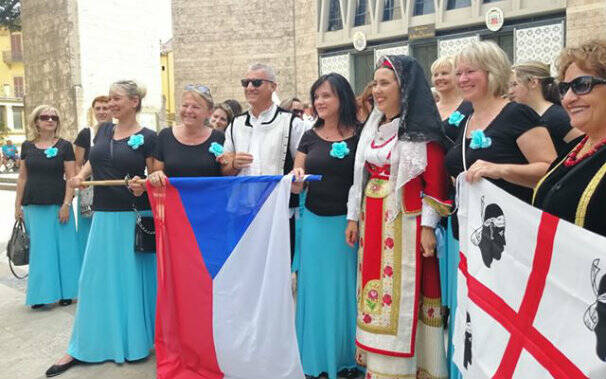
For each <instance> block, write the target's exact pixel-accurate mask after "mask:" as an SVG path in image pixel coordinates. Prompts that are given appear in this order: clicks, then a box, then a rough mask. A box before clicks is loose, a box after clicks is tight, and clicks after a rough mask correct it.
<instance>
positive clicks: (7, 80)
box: [0, 29, 24, 97]
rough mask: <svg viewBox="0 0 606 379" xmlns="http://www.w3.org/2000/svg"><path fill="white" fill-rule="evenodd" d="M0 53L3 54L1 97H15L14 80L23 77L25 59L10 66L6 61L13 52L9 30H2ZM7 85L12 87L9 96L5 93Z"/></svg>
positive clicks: (0, 69) (0, 31) (0, 70)
mask: <svg viewBox="0 0 606 379" xmlns="http://www.w3.org/2000/svg"><path fill="white" fill-rule="evenodd" d="M19 34H20V33H19ZM22 44H23V43H22ZM22 46H23V45H22ZM0 52H1V53H2V59H0V97H15V90H14V81H13V78H14V77H16V76H20V77H23V74H24V71H23V59H21V60H20V61H17V62H11V63H10V64H8V63H7V62H6V61H5V57H6V58H8V57H7V55H8V56H10V52H11V35H10V32H9V31H8V30H7V29H0ZM8 59H12V58H8ZM7 84H8V85H9V86H10V91H9V94H8V96H6V95H7V94H6V93H5V92H4V88H5V87H4V86H6V85H7Z"/></svg>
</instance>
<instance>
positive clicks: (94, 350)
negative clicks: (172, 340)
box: [67, 211, 156, 363]
mask: <svg viewBox="0 0 606 379" xmlns="http://www.w3.org/2000/svg"><path fill="white" fill-rule="evenodd" d="M141 215H142V216H151V212H150V211H144V212H141ZM135 219H136V215H135V213H134V212H102V211H101V212H100V211H97V212H95V214H94V215H93V222H92V226H91V234H90V236H89V242H88V245H87V248H86V253H85V254H84V262H83V263H82V275H81V276H80V295H79V299H80V300H79V303H78V309H77V311H76V319H75V322H74V328H73V333H72V337H71V341H70V344H69V348H68V350H67V353H68V354H69V355H70V356H72V357H74V358H76V359H78V360H80V361H84V362H102V361H106V360H112V361H114V362H118V363H122V362H124V361H125V360H128V361H134V360H138V359H142V358H145V357H147V356H148V355H149V350H150V348H151V347H152V346H153V343H154V315H155V304H156V255H155V254H153V252H152V253H139V252H134V250H133V246H134V245H135V240H134V230H135ZM100 315H102V317H100ZM124 339H127V341H128V343H124Z"/></svg>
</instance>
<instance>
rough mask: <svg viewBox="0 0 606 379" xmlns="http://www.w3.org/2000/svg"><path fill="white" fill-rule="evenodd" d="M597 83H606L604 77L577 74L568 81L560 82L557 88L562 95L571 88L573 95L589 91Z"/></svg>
mask: <svg viewBox="0 0 606 379" xmlns="http://www.w3.org/2000/svg"><path fill="white" fill-rule="evenodd" d="M598 84H606V79H601V78H596V77H593V76H589V75H587V76H579V77H578V78H576V79H574V80H572V81H570V82H560V83H559V84H558V89H559V90H560V96H561V97H564V95H566V93H567V92H568V89H571V90H572V92H573V93H574V94H575V95H585V94H588V93H589V92H591V90H592V89H593V87H594V86H596V85H598Z"/></svg>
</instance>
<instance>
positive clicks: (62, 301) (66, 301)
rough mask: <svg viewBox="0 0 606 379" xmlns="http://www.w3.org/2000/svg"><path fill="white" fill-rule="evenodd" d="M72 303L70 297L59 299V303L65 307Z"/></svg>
mask: <svg viewBox="0 0 606 379" xmlns="http://www.w3.org/2000/svg"><path fill="white" fill-rule="evenodd" d="M71 304H72V299H61V300H59V305H60V306H62V307H66V306H68V305H71Z"/></svg>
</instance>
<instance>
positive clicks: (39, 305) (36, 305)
mask: <svg viewBox="0 0 606 379" xmlns="http://www.w3.org/2000/svg"><path fill="white" fill-rule="evenodd" d="M43 306H44V304H34V305H32V309H38V308H42V307H43Z"/></svg>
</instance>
